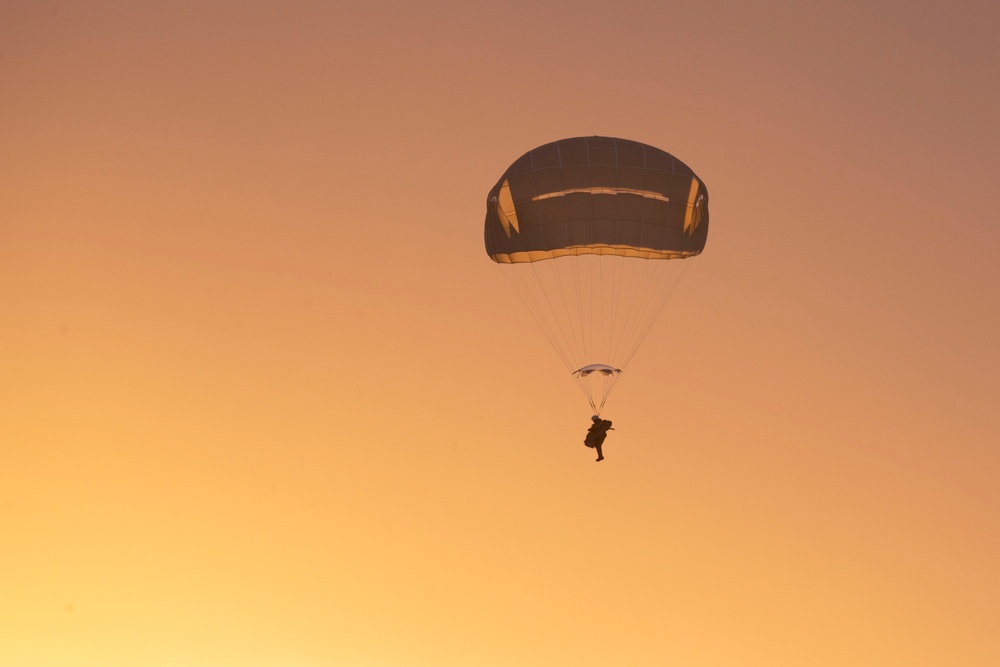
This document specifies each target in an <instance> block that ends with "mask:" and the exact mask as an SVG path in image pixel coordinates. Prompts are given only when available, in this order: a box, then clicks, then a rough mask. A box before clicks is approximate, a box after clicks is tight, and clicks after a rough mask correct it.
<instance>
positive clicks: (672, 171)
mask: <svg viewBox="0 0 1000 667" xmlns="http://www.w3.org/2000/svg"><path fill="white" fill-rule="evenodd" d="M485 232H486V233H485V236H486V252H487V254H489V256H490V257H491V258H492V259H493V261H495V262H498V263H504V264H507V263H521V262H536V261H540V260H545V259H554V258H556V257H563V256H567V255H584V254H599V255H619V256H624V257H641V258H645V259H679V258H684V257H691V256H693V255H697V254H698V253H700V252H701V251H702V250H703V249H704V247H705V241H706V239H707V238H708V190H707V189H706V187H705V184H704V183H702V182H701V180H699V179H698V177H697V176H696V175H695V174H694V172H693V171H691V169H690V168H689V167H688V166H687V165H686V164H684V163H683V162H681V161H680V160H678V159H677V158H675V157H674V156H672V155H670V154H669V153H666V152H664V151H662V150H660V149H659V148H654V147H652V146H647V145H646V144H641V143H639V142H637V141H629V140H627V139H615V138H611V137H576V138H573V139H563V140H561V141H554V142H552V143H550V144H545V145H544V146H539V147H538V148H536V149H534V150H531V151H528V152H527V153H525V154H524V155H522V156H521V157H520V158H518V159H517V160H516V161H515V162H514V164H512V165H511V166H510V167H509V168H508V169H507V171H506V172H504V174H503V176H501V177H500V180H498V181H497V184H496V185H495V186H493V189H492V190H490V193H489V195H487V205H486V230H485Z"/></svg>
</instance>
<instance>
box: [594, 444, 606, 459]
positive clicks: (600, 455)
mask: <svg viewBox="0 0 1000 667" xmlns="http://www.w3.org/2000/svg"><path fill="white" fill-rule="evenodd" d="M594 449H596V450H597V460H598V461H603V460H604V452H602V451H601V446H600V445H596V446H595V447H594Z"/></svg>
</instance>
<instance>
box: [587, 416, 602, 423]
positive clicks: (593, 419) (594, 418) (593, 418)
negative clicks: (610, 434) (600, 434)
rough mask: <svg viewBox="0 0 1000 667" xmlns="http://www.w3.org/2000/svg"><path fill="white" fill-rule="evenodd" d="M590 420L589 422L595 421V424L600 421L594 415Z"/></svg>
mask: <svg viewBox="0 0 1000 667" xmlns="http://www.w3.org/2000/svg"><path fill="white" fill-rule="evenodd" d="M590 420H591V421H595V422H599V421H601V418H600V417H598V416H597V415H594V416H593V417H591V418H590Z"/></svg>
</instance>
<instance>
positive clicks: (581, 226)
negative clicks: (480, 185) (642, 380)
mask: <svg viewBox="0 0 1000 667" xmlns="http://www.w3.org/2000/svg"><path fill="white" fill-rule="evenodd" d="M485 237H486V252H487V254H488V255H489V256H490V258H491V259H492V260H493V261H494V262H496V263H497V264H498V265H499V266H500V267H501V271H502V273H503V274H504V275H505V276H506V277H507V278H508V279H509V280H510V282H511V285H512V286H513V287H514V288H515V290H516V291H517V293H518V295H519V296H520V297H521V300H522V301H523V302H524V304H525V306H526V307H527V308H528V311H529V312H530V313H531V315H532V316H533V317H534V318H535V321H536V322H537V323H538V325H539V326H540V327H541V329H542V331H543V332H544V333H545V335H546V337H547V338H548V339H549V342H550V343H551V344H552V347H553V349H555V351H556V353H557V354H558V355H559V357H560V358H561V359H562V361H563V363H564V364H565V366H566V369H567V370H568V371H569V372H570V373H571V375H572V377H573V378H574V380H576V382H577V384H578V385H579V386H580V388H581V389H582V390H583V392H584V395H585V396H586V397H587V400H588V402H589V403H590V406H591V408H592V409H593V411H594V413H596V414H598V415H599V414H600V413H601V409H602V408H603V406H604V403H605V401H606V400H607V398H608V395H609V394H610V393H611V390H612V389H613V388H614V386H615V384H616V383H617V382H618V379H619V378H620V377H621V374H622V371H623V370H624V369H625V367H626V366H627V365H628V363H629V361H630V360H631V359H632V356H633V355H634V354H635V352H636V350H637V349H638V347H639V344H640V343H641V342H642V340H643V338H645V336H646V334H647V333H648V332H649V330H650V328H651V327H652V326H653V323H654V322H655V321H656V318H657V315H659V313H660V311H662V310H663V307H664V305H665V304H666V302H667V300H668V299H669V298H670V295H671V293H672V292H673V289H674V287H675V286H676V285H677V282H678V280H679V278H680V275H681V269H682V267H683V266H684V265H686V262H677V261H664V260H677V259H686V258H688V257H693V256H695V255H697V254H699V253H701V251H702V250H703V249H704V248H705V241H706V239H707V238H708V190H707V189H706V187H705V184H704V183H702V181H701V180H700V179H699V178H698V177H697V176H696V175H695V174H694V172H693V171H691V169H690V168H688V166H687V165H685V164H684V163H683V162H681V161H680V160H678V159H677V158H675V157H673V156H672V155H670V154H669V153H666V152H664V151H662V150H660V149H658V148H653V147H652V146H647V145H646V144H641V143H638V142H636V141H629V140H627V139H614V138H611V137H577V138H573V139H563V140H561V141H555V142H552V143H550V144H545V145H544V146H540V147H538V148H536V149H534V150H531V151H528V152H527V153H525V154H524V155H522V156H521V157H520V158H518V159H517V160H516V161H515V162H514V164H512V165H511V166H510V167H509V168H508V169H507V171H505V172H504V174H503V176H501V177H500V179H499V180H498V181H497V183H496V185H494V186H493V189H492V190H490V192H489V194H488V195H487V197H486V226H485Z"/></svg>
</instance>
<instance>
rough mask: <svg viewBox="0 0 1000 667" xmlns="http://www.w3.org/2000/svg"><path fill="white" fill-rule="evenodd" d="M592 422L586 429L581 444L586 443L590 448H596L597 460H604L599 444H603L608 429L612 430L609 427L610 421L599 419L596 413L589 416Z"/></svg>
mask: <svg viewBox="0 0 1000 667" xmlns="http://www.w3.org/2000/svg"><path fill="white" fill-rule="evenodd" d="M590 419H591V421H592V422H594V423H593V424H591V425H590V428H589V429H587V437H586V438H584V440H583V444H585V445H587V446H588V447H590V448H591V449H596V450H597V460H598V461H603V460H604V452H603V451H601V446H602V445H603V444H604V439H605V438H606V437H608V431H614V429H613V428H611V421H610V420H608V419H601V418H600V417H598V416H597V415H594V416H593V417H591V418H590Z"/></svg>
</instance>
